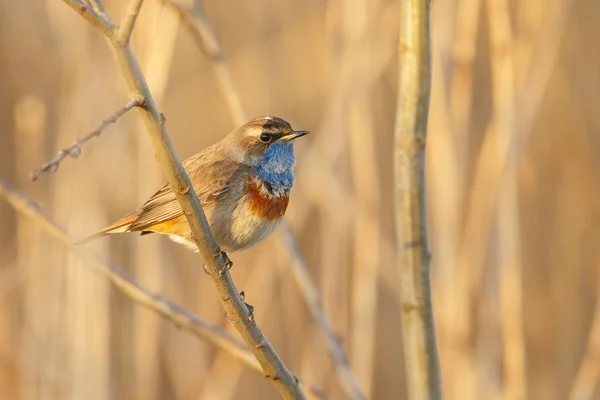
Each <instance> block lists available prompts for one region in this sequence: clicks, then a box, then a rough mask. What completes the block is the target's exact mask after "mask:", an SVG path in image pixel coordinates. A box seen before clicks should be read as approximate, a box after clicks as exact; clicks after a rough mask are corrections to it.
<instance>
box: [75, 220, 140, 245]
mask: <svg viewBox="0 0 600 400" xmlns="http://www.w3.org/2000/svg"><path fill="white" fill-rule="evenodd" d="M138 217H139V215H137V214H130V215H128V216H126V217H123V218H121V219H120V220H118V221H117V222H115V223H114V224H112V225H109V226H107V227H106V228H104V229H102V230H100V231H98V232H96V233H94V234H93V235H90V236H87V237H84V238H83V239H79V240H78V241H76V242H74V243H73V245H79V244H84V243H87V242H91V241H92V240H95V239H99V238H101V237H103V236H106V235H109V234H111V233H123V232H129V228H130V227H131V224H133V223H134V222H135V221H136V220H137V219H138Z"/></svg>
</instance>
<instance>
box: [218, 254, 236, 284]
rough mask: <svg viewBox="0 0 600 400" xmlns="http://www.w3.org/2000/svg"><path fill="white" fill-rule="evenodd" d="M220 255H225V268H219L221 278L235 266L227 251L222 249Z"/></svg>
mask: <svg viewBox="0 0 600 400" xmlns="http://www.w3.org/2000/svg"><path fill="white" fill-rule="evenodd" d="M220 255H221V256H222V257H223V268H221V269H220V270H219V278H220V277H222V276H223V274H224V273H225V272H226V271H229V270H230V269H231V267H233V262H232V261H231V260H230V259H229V256H227V253H225V252H224V251H221V253H220Z"/></svg>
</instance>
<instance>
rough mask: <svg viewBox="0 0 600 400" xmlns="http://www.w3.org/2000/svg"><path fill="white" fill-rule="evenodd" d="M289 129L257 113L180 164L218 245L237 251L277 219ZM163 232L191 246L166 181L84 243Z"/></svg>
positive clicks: (290, 163)
mask: <svg viewBox="0 0 600 400" xmlns="http://www.w3.org/2000/svg"><path fill="white" fill-rule="evenodd" d="M307 133H308V132H307V131H294V130H292V127H291V126H290V124H289V123H288V122H286V121H285V120H283V119H281V118H278V117H259V118H255V119H253V120H252V121H250V122H248V123H246V124H244V125H242V126H240V127H239V128H237V129H235V130H233V131H232V132H231V133H230V134H229V135H227V136H226V137H225V138H223V139H222V140H221V141H219V142H217V143H215V144H214V145H212V146H210V147H208V148H206V149H204V150H203V151H201V152H200V153H198V154H196V155H194V156H192V157H190V158H188V159H186V160H185V161H184V162H183V166H184V168H185V170H186V172H187V173H188V175H189V177H190V180H191V182H192V186H193V188H194V190H195V191H196V194H197V195H198V198H199V199H200V202H201V204H202V207H203V209H204V212H205V214H206V217H207V220H208V222H209V224H210V227H211V230H212V231H213V234H214V235H215V239H216V240H217V243H218V244H219V246H221V248H222V249H223V250H225V251H238V250H242V249H245V248H247V247H250V246H252V245H254V244H256V243H258V242H260V241H262V240H264V239H265V238H266V237H267V236H268V235H269V234H270V233H271V232H272V231H273V230H274V229H275V228H276V227H277V225H278V224H279V222H280V221H281V218H282V217H283V215H284V213H285V211H286V209H287V205H288V202H289V193H290V190H291V189H292V187H293V180H294V176H293V167H294V164H295V158H294V154H293V144H292V143H293V142H291V141H292V140H293V139H296V138H298V137H301V136H304V135H305V134H307ZM123 232H141V233H142V235H144V234H149V233H162V234H167V235H169V237H170V238H171V239H172V240H174V241H176V242H178V243H181V244H184V245H186V246H188V247H190V248H192V249H194V250H195V249H196V246H195V244H194V243H193V241H192V240H191V237H190V235H191V232H190V228H189V226H188V224H187V221H186V219H185V217H184V215H183V213H182V211H181V208H180V206H179V203H178V202H177V199H176V197H175V194H174V193H173V191H172V190H171V188H170V186H169V185H168V184H165V185H164V186H163V187H162V188H161V189H160V190H158V191H157V192H156V193H154V195H152V196H151V197H150V199H149V200H148V201H146V203H144V204H143V205H142V207H140V208H139V209H137V210H135V211H133V212H132V213H130V214H128V215H126V216H125V217H123V218H122V219H120V220H119V221H117V222H115V223H114V224H112V225H110V226H108V227H106V228H104V229H102V230H101V231H100V232H98V233H96V234H94V235H92V236H90V237H87V238H85V239H82V240H80V241H79V242H78V243H84V242H87V241H90V240H92V239H95V238H98V237H102V236H104V235H107V234H113V233H123Z"/></svg>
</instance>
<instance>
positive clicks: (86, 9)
mask: <svg viewBox="0 0 600 400" xmlns="http://www.w3.org/2000/svg"><path fill="white" fill-rule="evenodd" d="M63 1H64V2H65V3H67V4H68V5H69V6H71V8H72V9H74V10H75V11H77V12H78V13H79V14H80V15H81V16H82V17H83V18H85V20H86V21H88V22H89V23H90V24H92V25H94V26H95V27H96V28H98V29H100V30H101V31H102V33H104V34H105V35H106V37H108V38H112V36H113V34H114V31H115V28H116V27H115V25H114V24H113V23H112V21H111V20H110V19H108V18H106V17H105V16H103V15H100V14H97V13H96V12H95V11H94V9H93V8H92V7H90V6H88V5H87V4H84V3H83V2H81V1H80V0H63ZM97 2H98V3H99V1H97Z"/></svg>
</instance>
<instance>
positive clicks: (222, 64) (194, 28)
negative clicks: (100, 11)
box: [163, 0, 365, 399]
mask: <svg viewBox="0 0 600 400" xmlns="http://www.w3.org/2000/svg"><path fill="white" fill-rule="evenodd" d="M163 1H164V2H165V3H166V4H168V5H170V6H171V8H172V10H173V11H175V12H176V13H177V15H179V17H180V18H181V21H182V22H183V23H184V25H185V26H186V27H187V28H188V29H189V30H190V32H191V34H192V36H193V37H194V38H195V40H196V42H197V44H198V47H199V48H201V49H204V50H206V52H207V53H208V56H209V57H210V58H211V59H212V61H213V66H214V71H215V74H216V76H217V78H218V81H219V85H220V87H221V91H222V93H223V95H224V96H225V98H226V99H227V104H228V106H229V111H230V112H231V114H232V116H233V120H234V122H235V123H236V124H237V125H239V124H241V123H243V121H245V120H246V112H245V111H244V109H243V107H242V103H241V100H240V98H241V96H240V95H239V91H238V90H237V88H236V87H235V84H234V82H233V78H232V77H231V72H230V70H229V67H228V65H227V63H226V61H225V58H224V57H223V52H222V50H221V46H220V44H219V42H218V40H217V37H216V34H215V32H214V30H213V28H212V27H211V25H210V24H209V22H208V20H207V19H206V17H205V16H204V14H203V13H202V10H201V8H200V6H199V5H198V4H196V7H195V8H194V10H188V9H186V8H184V7H182V6H181V5H179V4H177V3H176V2H174V1H172V0H163ZM280 231H281V232H282V233H281V234H282V235H283V239H284V243H285V244H286V246H287V249H288V251H289V254H290V256H291V258H292V264H291V265H292V272H293V276H294V279H295V280H296V283H297V285H298V287H299V289H300V292H301V293H302V296H303V298H304V301H305V302H306V305H307V307H308V309H309V311H310V313H311V315H312V317H313V319H314V320H315V322H316V323H317V325H319V328H320V329H321V331H322V332H323V335H324V337H325V341H326V342H327V346H328V348H329V351H330V354H331V357H332V359H333V362H334V365H335V370H336V373H337V374H338V378H339V379H340V382H341V383H342V387H343V388H344V390H345V391H346V393H347V394H348V396H349V397H350V398H352V399H364V398H365V396H364V395H363V394H362V392H361V389H360V386H359V385H358V382H357V381H356V378H355V377H354V374H353V373H352V369H351V368H350V365H349V363H348V357H347V355H346V351H345V350H344V347H343V346H342V344H341V342H340V340H339V338H338V336H337V334H336V333H335V332H334V330H333V326H332V324H331V322H330V321H329V318H328V317H327V315H326V314H325V310H324V309H323V305H322V301H321V297H320V295H319V291H318V289H317V287H316V285H315V284H314V282H313V279H312V277H311V276H310V273H309V271H308V268H307V266H306V262H305V260H304V258H303V256H302V254H301V252H300V250H299V246H298V239H297V238H296V236H295V235H294V232H293V231H292V229H291V228H290V226H289V225H288V224H287V223H286V222H285V221H284V222H283V223H282V224H281V227H280Z"/></svg>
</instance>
